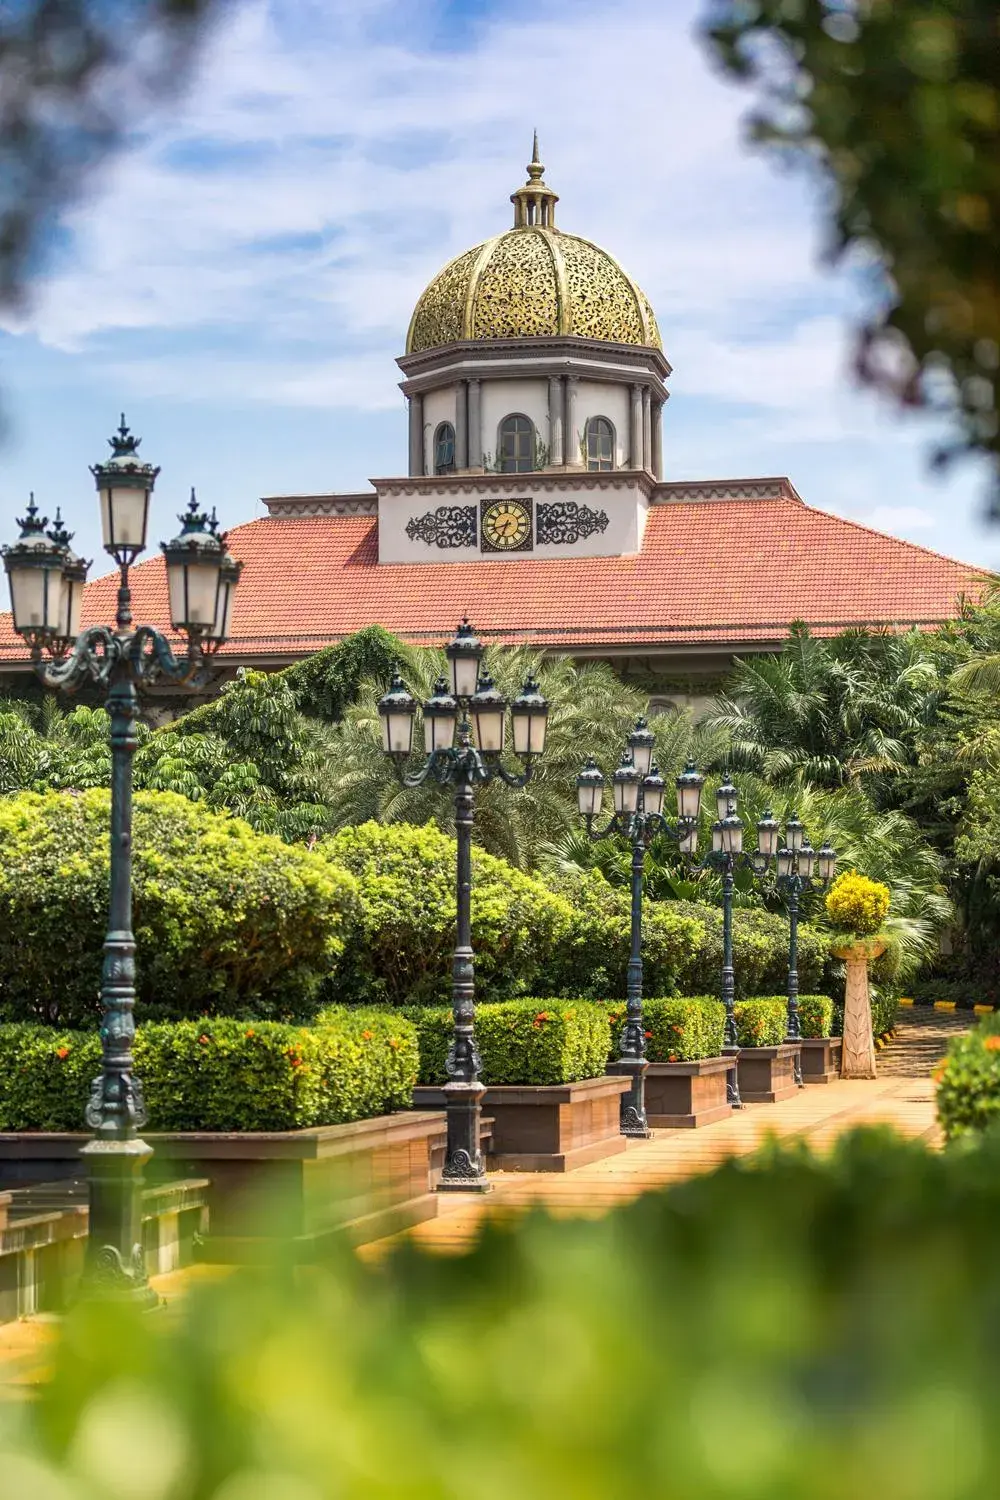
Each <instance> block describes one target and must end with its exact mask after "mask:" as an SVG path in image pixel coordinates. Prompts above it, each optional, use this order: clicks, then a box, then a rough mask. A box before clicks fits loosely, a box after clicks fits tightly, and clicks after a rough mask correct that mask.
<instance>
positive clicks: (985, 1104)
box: [934, 1016, 1000, 1141]
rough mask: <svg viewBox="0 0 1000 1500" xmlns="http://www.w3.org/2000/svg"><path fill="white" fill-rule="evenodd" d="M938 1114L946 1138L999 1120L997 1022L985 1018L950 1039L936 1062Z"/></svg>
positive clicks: (999, 1021) (999, 1023)
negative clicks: (941, 1060)
mask: <svg viewBox="0 0 1000 1500" xmlns="http://www.w3.org/2000/svg"><path fill="white" fill-rule="evenodd" d="M934 1079H935V1082H936V1083H937V1113H938V1120H939V1121H940V1123H941V1129H942V1130H943V1131H944V1134H945V1139H946V1140H949V1141H954V1140H957V1139H958V1138H959V1137H961V1136H964V1135H971V1134H975V1133H978V1132H980V1131H983V1130H987V1129H989V1127H990V1126H992V1125H995V1124H996V1122H997V1121H998V1120H1000V1019H994V1018H993V1017H992V1016H991V1017H988V1018H987V1019H986V1020H985V1021H984V1022H980V1024H979V1025H978V1026H975V1027H973V1029H972V1030H971V1031H967V1032H964V1033H963V1034H961V1035H959V1036H956V1037H953V1038H952V1041H951V1044H950V1046H949V1047H948V1055H947V1056H946V1057H945V1059H944V1061H943V1062H941V1063H939V1064H938V1066H937V1068H936V1070H935V1073H934Z"/></svg>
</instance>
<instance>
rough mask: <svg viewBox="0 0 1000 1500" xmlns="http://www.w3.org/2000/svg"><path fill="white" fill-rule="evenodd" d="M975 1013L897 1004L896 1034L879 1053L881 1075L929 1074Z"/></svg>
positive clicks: (925, 1075) (882, 1076)
mask: <svg viewBox="0 0 1000 1500" xmlns="http://www.w3.org/2000/svg"><path fill="white" fill-rule="evenodd" d="M978 1019H979V1018H978V1017H977V1016H974V1015H973V1014H972V1012H971V1011H968V1010H935V1009H934V1007H933V1006H930V1005H904V1006H900V1010H899V1016H898V1019H897V1021H896V1035H895V1037H894V1039H893V1040H892V1041H891V1042H890V1043H889V1045H888V1047H886V1048H885V1049H884V1050H883V1051H882V1052H880V1053H879V1055H878V1072H879V1077H880V1078H929V1077H930V1076H931V1073H932V1072H933V1071H934V1069H935V1067H936V1066H937V1064H938V1063H939V1062H940V1061H941V1059H942V1057H944V1054H945V1053H946V1052H947V1050H948V1043H949V1042H950V1041H951V1039H952V1037H953V1036H955V1035H956V1034H957V1033H958V1032H960V1031H968V1029H969V1027H970V1026H973V1025H974V1024H975V1023H976V1022H977V1021H978Z"/></svg>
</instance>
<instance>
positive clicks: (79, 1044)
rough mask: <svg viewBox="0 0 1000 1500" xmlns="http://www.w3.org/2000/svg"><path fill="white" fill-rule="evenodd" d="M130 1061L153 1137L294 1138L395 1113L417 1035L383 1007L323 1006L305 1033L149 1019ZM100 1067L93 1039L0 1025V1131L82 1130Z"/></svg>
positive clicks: (227, 1022)
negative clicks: (272, 1134)
mask: <svg viewBox="0 0 1000 1500" xmlns="http://www.w3.org/2000/svg"><path fill="white" fill-rule="evenodd" d="M135 1063H136V1073H137V1075H138V1077H139V1078H141V1080H142V1083H143V1088H144V1090H145V1095H146V1106H147V1109H148V1112H149V1127H148V1128H149V1129H150V1130H151V1131H157V1130H171V1131H172V1130H227V1131H228V1130H300V1129H305V1128H307V1127H309V1126H312V1125H338V1124H342V1123H344V1122H346V1121H348V1120H361V1119H368V1118H370V1117H372V1116H374V1115H380V1114H386V1113H388V1112H389V1111H391V1110H394V1109H405V1108H406V1107H407V1106H408V1105H409V1104H410V1102H411V1099H412V1094H413V1085H414V1083H415V1081H416V1076H417V1033H416V1028H415V1027H414V1026H413V1025H412V1024H410V1023H409V1022H408V1021H407V1020H406V1019H405V1018H404V1017H402V1016H400V1015H398V1014H395V1013H393V1012H390V1011H386V1010H380V1011H367V1010H360V1009H359V1010H352V1011H337V1010H334V1009H331V1010H330V1011H328V1012H327V1013H326V1015H325V1017H324V1023H323V1025H322V1026H316V1027H310V1028H306V1027H299V1026H291V1025H288V1024H286V1023H283V1022H278V1021H236V1020H232V1019H215V1020H204V1021H178V1022H153V1023H152V1024H150V1025H148V1026H140V1027H139V1029H138V1032H137V1034H136V1039H135ZM99 1070H100V1043H99V1041H98V1039H97V1037H96V1035H93V1034H83V1033H79V1032H58V1031H55V1030H53V1028H51V1027H43V1026H24V1025H7V1026H0V1129H2V1130H80V1129H82V1128H83V1111H84V1106H85V1104H86V1101H87V1097H88V1095H89V1092H90V1082H91V1079H93V1078H94V1077H95V1076H96V1075H97V1073H98V1072H99Z"/></svg>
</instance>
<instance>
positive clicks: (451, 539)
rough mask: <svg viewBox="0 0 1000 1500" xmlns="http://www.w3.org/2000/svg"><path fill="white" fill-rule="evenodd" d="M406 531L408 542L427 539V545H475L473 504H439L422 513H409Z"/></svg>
mask: <svg viewBox="0 0 1000 1500" xmlns="http://www.w3.org/2000/svg"><path fill="white" fill-rule="evenodd" d="M406 535H407V536H408V537H409V538H410V541H411V542H426V543H427V545H428V547H474V546H475V545H476V507H475V506H474V505H439V506H438V507H437V509H436V510H429V511H426V512H425V513H424V514H423V515H422V516H411V517H410V519H409V520H408V521H407V523H406Z"/></svg>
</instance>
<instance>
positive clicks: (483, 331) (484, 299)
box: [406, 225, 663, 354]
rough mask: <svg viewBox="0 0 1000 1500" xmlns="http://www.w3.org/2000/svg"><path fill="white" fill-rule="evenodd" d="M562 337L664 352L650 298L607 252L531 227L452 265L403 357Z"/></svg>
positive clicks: (426, 300)
mask: <svg viewBox="0 0 1000 1500" xmlns="http://www.w3.org/2000/svg"><path fill="white" fill-rule="evenodd" d="M561 334H575V335H577V336H578V337H580V338H586V339H601V340H603V341H604V342H606V343H613V344H641V345H644V346H645V347H647V348H654V349H661V348H662V347H663V346H662V344H661V342H660V331H659V329H658V328H657V326H656V319H655V317H654V316H653V312H652V309H651V308H650V305H649V302H648V301H647V299H646V297H645V295H644V294H643V292H642V291H641V289H640V288H639V287H638V286H637V285H636V283H635V282H634V281H633V280H632V278H631V277H630V276H629V275H627V274H626V272H625V271H623V270H622V268H621V266H620V265H619V264H618V262H617V261H616V260H615V259H614V258H613V257H612V256H610V255H609V254H608V253H607V251H606V250H602V249H601V248H600V247H599V246H598V245H594V244H591V242H590V241H589V240H584V239H580V238H579V237H578V236H577V235H575V234H564V233H563V232H562V231H561V230H558V229H554V228H542V227H539V226H538V225H526V226H524V227H520V228H515V229H509V230H508V231H507V233H506V234H500V235H496V236H495V237H494V238H493V239H491V240H486V241H485V242H484V243H483V244H482V245H476V246H475V247H474V249H472V250H466V251H465V253H464V254H463V255H460V256H458V257H457V259H455V260H453V261H449V263H448V265H446V266H445V268H444V270H443V271H440V272H439V273H438V274H437V276H435V278H434V280H433V281H432V282H431V283H430V285H429V286H428V287H427V289H426V291H425V292H424V293H423V295H422V297H421V298H420V300H419V302H418V303H417V305H416V308H415V309H414V313H413V318H412V319H411V322H410V330H409V334H408V336H407V340H406V352H407V353H408V354H417V353H419V352H420V351H421V350H423V349H435V348H438V347H439V346H440V345H441V344H449V343H452V342H455V341H458V340H460V339H516V338H544V337H546V336H548V337H551V336H553V335H561Z"/></svg>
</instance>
